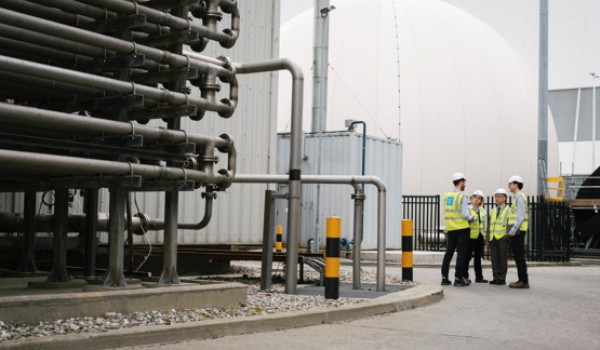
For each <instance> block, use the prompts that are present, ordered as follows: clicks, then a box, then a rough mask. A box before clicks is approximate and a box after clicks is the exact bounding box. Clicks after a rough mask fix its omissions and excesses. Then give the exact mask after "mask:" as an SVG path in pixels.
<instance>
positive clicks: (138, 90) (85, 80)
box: [0, 56, 231, 112]
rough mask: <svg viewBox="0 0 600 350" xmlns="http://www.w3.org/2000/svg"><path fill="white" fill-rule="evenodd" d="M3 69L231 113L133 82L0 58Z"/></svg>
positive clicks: (227, 107) (228, 109)
mask: <svg viewBox="0 0 600 350" xmlns="http://www.w3.org/2000/svg"><path fill="white" fill-rule="evenodd" d="M0 69H4V70H8V71H13V72H16V73H20V74H26V75H33V76H38V77H41V78H46V79H53V80H58V81H62V82H66V83H71V84H76V85H84V86H86V87H90V88H96V89H103V90H110V91H114V92H118V93H122V94H141V95H144V96H147V97H150V98H152V99H155V100H158V101H164V102H168V103H170V104H174V105H185V104H192V105H195V106H198V107H200V108H203V109H206V110H210V111H215V112H231V106H230V105H228V104H225V103H218V104H213V103H210V102H209V101H207V100H205V99H203V98H200V97H193V96H189V95H187V94H185V93H180V92H173V91H169V90H164V89H158V88H153V87H149V86H146V85H141V84H135V83H133V82H127V81H121V80H117V79H111V78H106V77H101V76H97V75H93V74H87V73H82V72H77V71H73V70H69V69H64V68H58V67H53V66H48V65H43V64H40V63H34V62H29V61H25V60H20V59H16V58H12V57H7V56H0Z"/></svg>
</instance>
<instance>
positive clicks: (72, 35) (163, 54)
mask: <svg viewBox="0 0 600 350" xmlns="http://www.w3.org/2000/svg"><path fill="white" fill-rule="evenodd" d="M132 6H134V5H133V4H132ZM0 22H2V23H5V24H8V25H12V26H15V27H19V28H25V29H29V30H33V31H36V32H41V33H52V35H53V36H57V37H59V38H64V39H69V40H74V41H77V42H80V43H89V42H93V43H94V45H95V46H97V47H100V48H104V49H108V50H112V51H115V52H119V53H124V54H130V53H133V54H138V53H139V54H144V55H145V56H146V57H147V58H148V59H150V60H154V61H157V62H159V63H164V64H168V65H170V66H173V67H175V68H183V67H193V68H197V69H198V71H199V72H202V73H206V72H208V70H209V69H211V68H212V69H215V70H216V71H217V72H218V76H220V77H221V76H231V75H232V72H231V71H229V70H227V69H225V68H223V65H222V64H219V65H215V64H211V63H207V62H204V61H201V60H197V59H193V58H191V57H188V56H184V55H177V54H173V53H172V52H169V51H166V50H160V49H156V48H153V47H149V46H145V45H140V44H136V43H135V42H133V41H126V40H121V39H117V38H114V37H111V36H108V35H103V34H99V33H95V32H91V31H88V30H84V29H80V28H76V27H72V26H67V25H64V24H60V23H56V22H52V21H47V20H44V19H41V18H37V17H33V16H29V15H25V14H22V13H18V12H14V11H10V10H6V9H2V8H0Z"/></svg>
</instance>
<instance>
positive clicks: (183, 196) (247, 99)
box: [101, 0, 279, 244]
mask: <svg viewBox="0 0 600 350" xmlns="http://www.w3.org/2000/svg"><path fill="white" fill-rule="evenodd" d="M238 5H239V7H240V12H241V13H240V14H241V31H240V37H239V39H238V41H237V43H236V45H235V46H234V47H233V48H232V49H229V50H226V49H223V48H221V47H220V46H219V44H215V43H212V42H211V43H210V44H209V45H208V47H207V48H206V49H205V50H204V51H203V52H202V53H201V54H202V55H206V56H210V57H218V56H221V55H224V56H227V57H229V58H231V60H232V61H233V62H251V61H259V60H266V59H273V58H277V57H278V56H279V1H278V0H267V1H240V2H238ZM228 26H229V17H228V16H225V17H224V18H223V21H221V22H220V23H219V27H223V28H226V27H228ZM277 79H278V73H277V72H274V73H261V74H252V75H238V81H239V84H240V86H239V103H238V106H237V108H236V111H235V113H234V115H233V116H232V117H231V118H229V119H223V118H221V117H219V116H218V115H217V114H216V113H213V112H207V113H206V115H205V116H204V118H203V119H202V120H200V121H193V120H190V119H189V118H183V119H182V128H183V129H185V130H186V131H188V132H190V133H199V134H207V135H215V136H217V135H220V134H223V133H226V134H229V135H230V136H231V137H232V138H233V139H234V141H235V145H236V148H237V152H238V154H237V173H238V174H242V173H261V174H265V173H273V170H274V168H275V157H274V149H275V142H276V118H277V117H276V115H275V113H276V101H277ZM193 94H195V95H197V96H199V95H200V92H199V90H198V89H197V88H195V87H194V88H193ZM227 96H229V88H228V87H225V86H224V88H223V90H221V92H219V93H218V94H217V98H224V97H227ZM159 124H160V125H163V126H164V125H165V123H163V122H162V121H161V122H160V123H159ZM216 155H217V156H219V157H220V162H219V163H218V164H217V165H216V166H215V170H218V169H221V168H226V167H227V166H226V161H227V158H226V155H224V154H220V153H219V152H216ZM266 188H267V186H266V185H238V184H234V185H232V186H231V187H230V188H229V189H228V190H227V191H226V192H219V193H218V197H217V199H216V201H215V203H214V206H213V217H212V220H211V222H210V224H209V225H208V226H207V227H206V228H204V229H202V230H200V231H192V230H179V232H178V242H179V243H180V244H259V243H261V242H262V221H263V211H264V208H263V207H264V190H265V189H266ZM103 192H104V193H103V194H104V202H103V205H102V207H101V208H102V209H101V210H103V211H108V194H107V191H103ZM201 192H202V190H201V189H199V190H196V191H193V192H180V196H179V222H182V223H183V222H185V223H197V222H199V221H200V220H202V217H203V215H204V200H203V199H202V198H201ZM136 197H137V201H138V204H139V207H140V210H141V211H143V212H144V213H146V214H148V215H149V216H150V217H153V218H164V210H165V208H164V193H162V192H139V193H137V195H136ZM136 211H137V210H136V209H134V212H136ZM148 238H149V240H150V241H151V242H153V243H162V242H163V234H162V232H157V231H153V232H149V233H148ZM102 239H103V240H104V241H106V240H107V235H106V234H103V235H102ZM136 239H137V240H138V241H139V242H142V241H143V238H139V237H137V238H136Z"/></svg>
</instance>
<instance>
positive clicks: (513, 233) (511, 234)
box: [508, 230, 517, 237]
mask: <svg viewBox="0 0 600 350" xmlns="http://www.w3.org/2000/svg"><path fill="white" fill-rule="evenodd" d="M516 234H517V232H516V231H513V230H510V231H508V235H509V236H511V237H514V236H515V235H516Z"/></svg>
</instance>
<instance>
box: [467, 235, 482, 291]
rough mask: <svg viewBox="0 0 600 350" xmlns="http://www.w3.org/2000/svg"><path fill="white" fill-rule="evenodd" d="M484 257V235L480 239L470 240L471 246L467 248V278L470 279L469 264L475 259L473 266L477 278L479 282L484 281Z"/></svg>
mask: <svg viewBox="0 0 600 350" xmlns="http://www.w3.org/2000/svg"><path fill="white" fill-rule="evenodd" d="M482 256H483V235H481V234H480V235H479V237H477V238H475V239H472V238H470V239H469V245H468V247H467V256H466V258H465V277H467V278H469V263H470V262H471V258H473V266H474V267H475V278H476V279H478V280H482V279H483V270H482V269H481V257H482Z"/></svg>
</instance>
